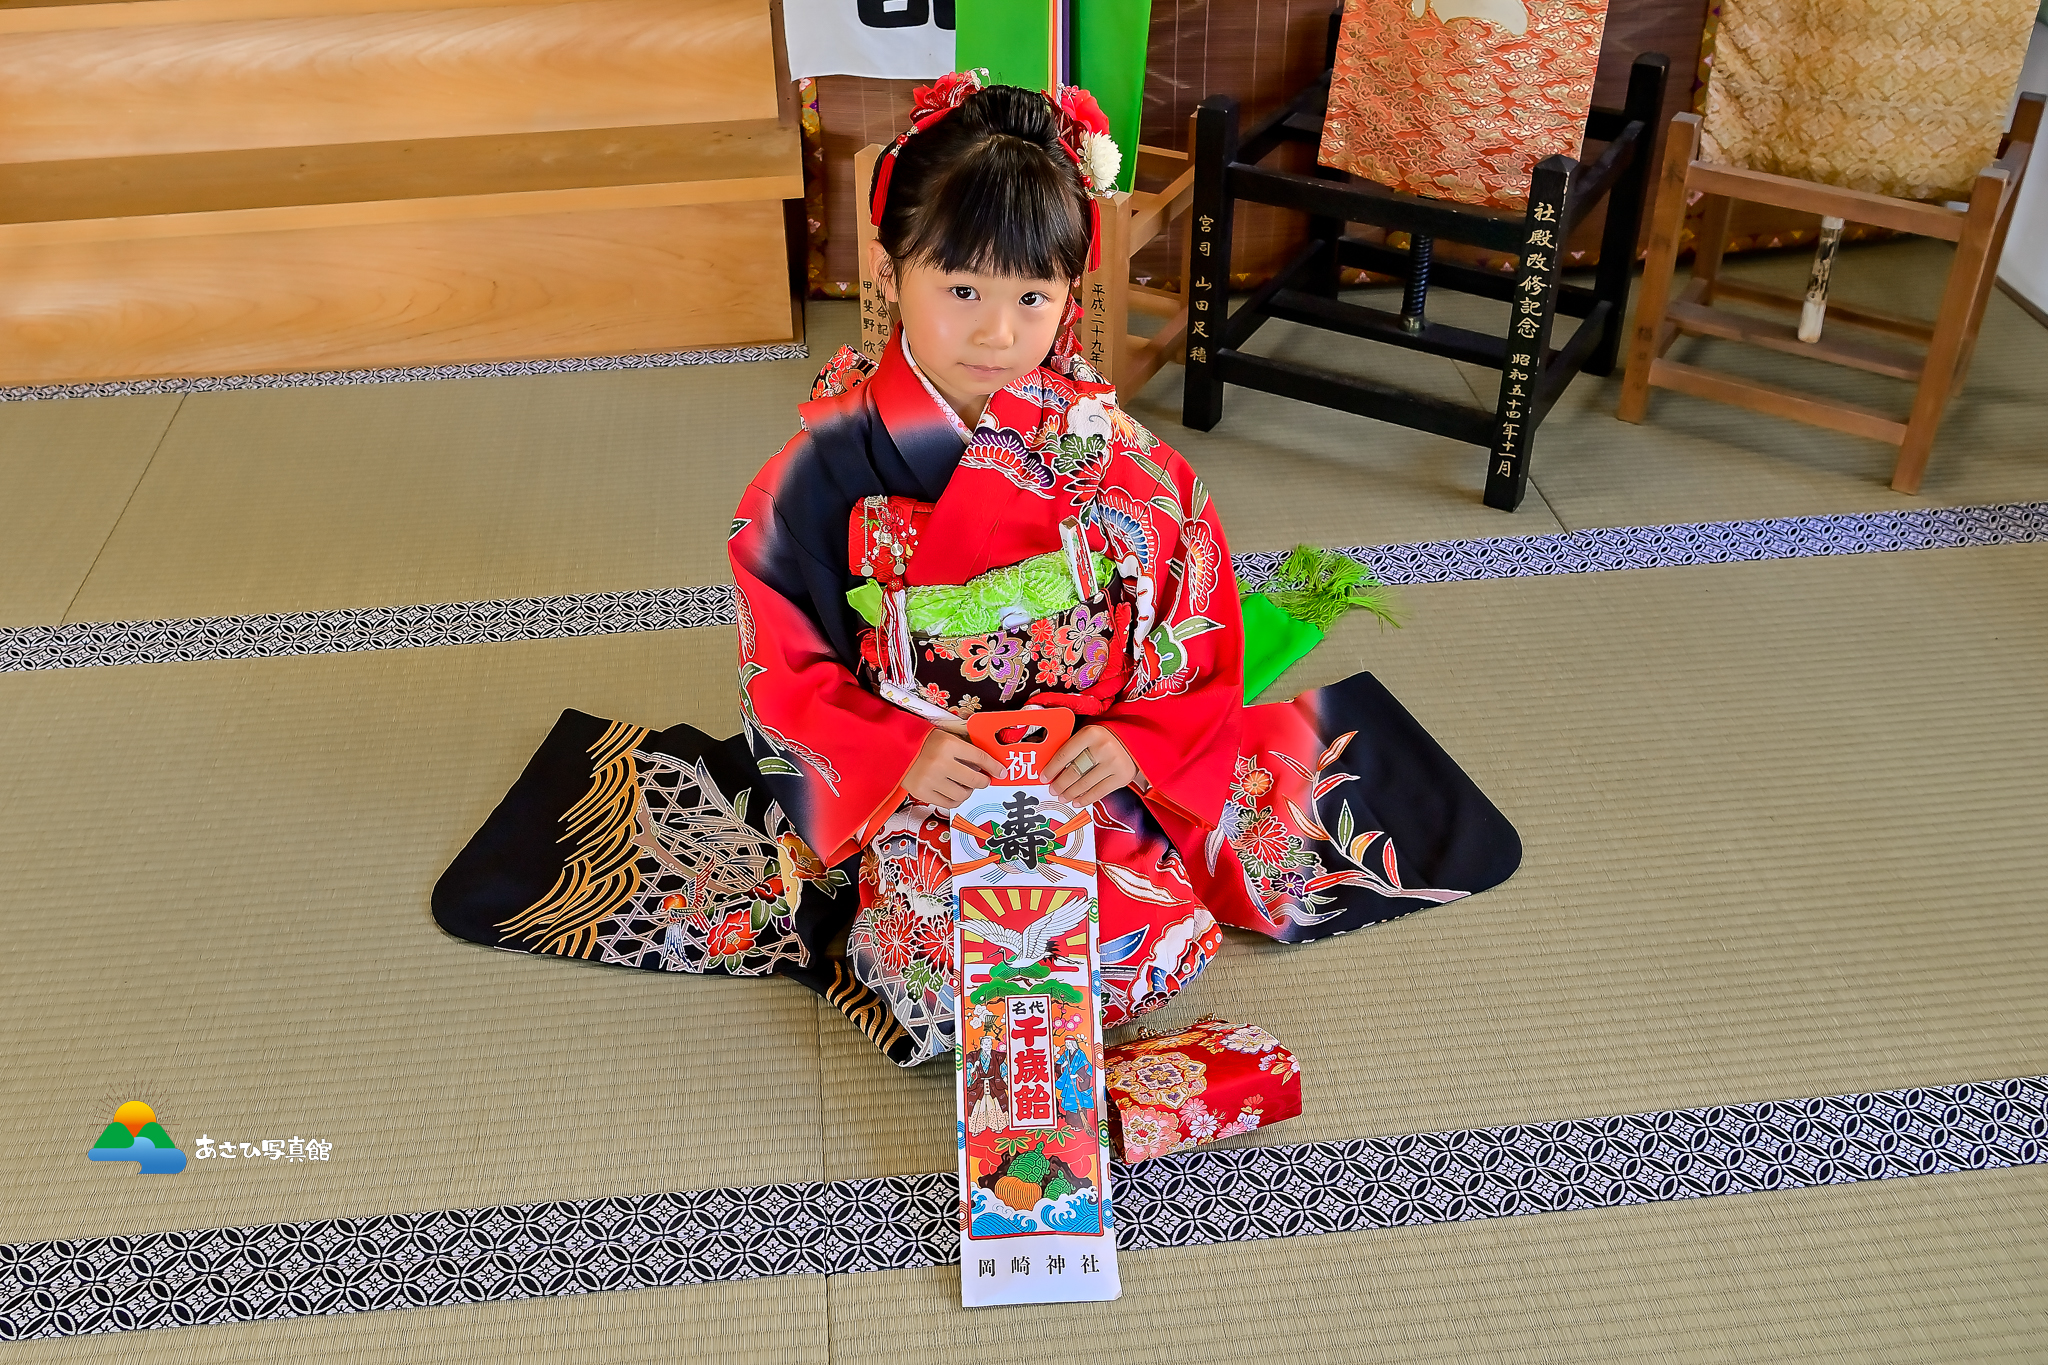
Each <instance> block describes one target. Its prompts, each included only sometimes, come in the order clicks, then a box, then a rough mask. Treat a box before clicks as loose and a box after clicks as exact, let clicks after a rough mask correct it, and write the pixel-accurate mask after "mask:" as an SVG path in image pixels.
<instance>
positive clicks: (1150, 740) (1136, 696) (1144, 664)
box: [1097, 444, 1244, 829]
mask: <svg viewBox="0 0 2048 1365" xmlns="http://www.w3.org/2000/svg"><path fill="white" fill-rule="evenodd" d="M1134 463H1135V464H1136V465H1137V466H1138V468H1139V469H1140V471H1142V472H1140V473H1139V474H1138V476H1137V483H1138V486H1137V487H1134V488H1132V490H1131V491H1132V492H1133V493H1144V494H1145V495H1146V496H1144V497H1142V498H1133V499H1132V501H1131V502H1130V503H1126V504H1125V505H1126V506H1128V507H1132V509H1133V510H1134V511H1137V510H1140V509H1142V511H1143V512H1144V513H1145V514H1147V516H1146V523H1145V527H1146V530H1147V531H1148V532H1149V535H1148V536H1147V537H1145V538H1146V539H1150V540H1151V541H1152V542H1153V548H1152V555H1151V562H1150V563H1149V564H1146V565H1144V566H1143V572H1144V575H1145V578H1146V579H1147V580H1149V581H1148V582H1147V583H1146V584H1144V585H1142V590H1143V591H1149V593H1150V595H1151V598H1152V604H1153V611H1152V613H1151V614H1150V617H1149V619H1147V617H1146V616H1145V615H1144V614H1142V613H1141V615H1140V618H1139V620H1138V621H1137V622H1136V623H1135V625H1134V627H1133V629H1134V634H1135V638H1134V639H1133V641H1132V650H1133V654H1134V663H1135V665H1136V669H1135V673H1134V676H1133V678H1132V681H1131V684H1130V685H1129V686H1128V687H1127V688H1125V690H1124V694H1123V696H1122V697H1121V698H1120V699H1119V700H1118V701H1117V703H1116V704H1115V705H1114V706H1112V707H1111V708H1110V709H1109V710H1108V712H1106V713H1105V714H1104V715H1103V716H1102V717H1100V718H1099V720H1098V721H1097V723H1098V724H1101V725H1105V726H1107V727H1108V728H1109V729H1110V730H1112V731H1113V732H1114V733H1115V734H1116V736H1117V738H1118V739H1120V740H1122V741H1123V744H1124V747H1125V748H1126V749H1128V750H1130V753H1131V757H1132V758H1133V759H1135V760H1136V761H1137V764H1138V768H1139V771H1141V772H1142V773H1143V774H1144V775H1145V779H1146V781H1147V782H1148V783H1150V784H1151V785H1150V789H1149V790H1148V791H1146V792H1145V794H1144V795H1145V799H1146V800H1147V802H1148V803H1152V804H1155V805H1158V804H1163V805H1165V806H1166V807H1168V808H1169V809H1171V810H1173V811H1175V812H1176V813H1178V814H1179V815H1181V816H1183V817H1184V818H1186V819H1189V820H1192V821H1194V822H1195V823H1196V824H1198V825H1200V826H1201V827H1202V828H1204V829H1213V828H1214V827H1215V825H1216V821H1217V819H1218V818H1219V816H1220V815H1221V813H1222V810H1223V801H1224V797H1225V795H1226V794H1227V793H1228V791H1229V788H1230V778H1231V773H1232V770H1233V769H1234V767H1235V766H1236V762H1237V749H1238V735H1239V730H1240V724H1241V720H1242V717H1243V713H1244V625H1243V621H1242V618H1241V616H1240V614H1239V608H1238V601H1237V578H1236V575H1235V574H1234V573H1232V571H1231V566H1230V548H1229V546H1228V544H1227V543H1226V542H1225V541H1224V538H1223V522H1222V519H1221V518H1220V517H1219V516H1218V515H1217V513H1216V504H1215V503H1214V502H1213V501H1212V500H1211V499H1210V497H1209V493H1208V490H1207V489H1206V488H1204V487H1203V486H1202V481H1201V480H1200V479H1199V478H1197V477H1196V476H1195V474H1194V471H1193V470H1191V469H1189V468H1188V466H1187V463H1186V462H1185V461H1184V460H1182V459H1181V458H1180V456H1179V455H1178V454H1176V453H1175V452H1174V451H1173V450H1172V449H1171V448H1169V447H1167V446H1165V445H1163V444H1160V445H1154V446H1153V447H1152V448H1151V450H1150V451H1149V452H1146V456H1145V457H1140V458H1137V459H1136V460H1135V461H1134ZM1133 504H1135V506H1133ZM1169 509H1170V510H1169ZM1141 601H1142V592H1141Z"/></svg>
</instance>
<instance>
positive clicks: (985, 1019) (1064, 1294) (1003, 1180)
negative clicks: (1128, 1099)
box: [953, 709, 1123, 1308]
mask: <svg viewBox="0 0 2048 1365" xmlns="http://www.w3.org/2000/svg"><path fill="white" fill-rule="evenodd" d="M1073 728H1074V717H1073V713H1072V712H1069V711H1064V710H1056V709H1045V710H1030V711H1010V712H989V713H983V714H980V715H976V716H973V717H971V718H970V719H969V721H968V738H969V739H970V740H971V741H973V742H974V744H975V745H976V746H978V747H979V748H981V749H982V750H984V751H985V752H987V753H990V754H993V755H995V756H996V758H998V759H999V760H1001V762H1002V763H1003V765H1004V769H1005V779H1004V781H1002V782H999V783H996V784H994V785H992V786H989V787H986V788H984V789H982V790H981V791H979V792H977V793H975V795H974V796H973V797H972V798H970V799H969V800H968V801H966V802H964V803H962V805H961V806H960V808H959V809H958V810H957V811H955V812H954V813H953V889H954V892H955V893H956V894H957V896H958V897H959V915H958V919H957V922H956V928H955V930H954V938H953V951H954V960H955V962H957V963H958V964H959V970H960V989H959V991H958V993H957V994H956V996H955V1006H954V1007H955V1009H956V1010H957V1011H958V1015H957V1019H956V1032H955V1035H954V1036H955V1037H956V1038H958V1039H959V1045H958V1051H956V1052H955V1054H954V1076H955V1097H956V1099H957V1102H958V1106H959V1125H960V1126H959V1150H960V1301H961V1302H962V1303H963V1304H964V1305H966V1306H967V1307H969V1308H979V1307H984V1306H987V1305H992V1304H1016V1303H1081V1302H1089V1301H1096V1300H1103V1299H1114V1298H1117V1297H1119V1296H1120V1295H1121V1294H1122V1292H1123V1289H1122V1284H1121V1282H1120V1281H1119V1279H1118V1277H1117V1265H1116V1234H1115V1231H1114V1216H1113V1212H1112V1207H1111V1197H1110V1189H1109V1124H1108V1119H1107V1113H1108V1110H1107V1107H1106V1105H1105V1102H1104V1098H1103V1074H1102V1009H1101V998H1100V992H1099V991H1098V989H1097V985H1096V983H1097V981H1098V979H1099V976H1100V972H1099V963H1098V961H1097V953H1096V928H1097V915H1098V908H1097V902H1096V868H1095V820H1094V816H1093V815H1092V814H1091V812H1090V809H1089V808H1087V807H1080V808H1076V807H1073V806H1069V805H1066V804H1065V803H1063V802H1061V801H1059V800H1058V799H1056V798H1055V797H1054V796H1053V795H1052V790H1051V788H1050V787H1048V786H1047V785H1046V782H1045V776H1044V772H1043V765H1044V763H1045V761H1046V760H1047V759H1049V758H1050V757H1051V756H1052V754H1053V752H1054V751H1055V750H1056V749H1058V748H1059V746H1060V745H1061V744H1063V743H1065V741H1066V739H1067V737H1068V736H1069V735H1070V734H1072V733H1073Z"/></svg>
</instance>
